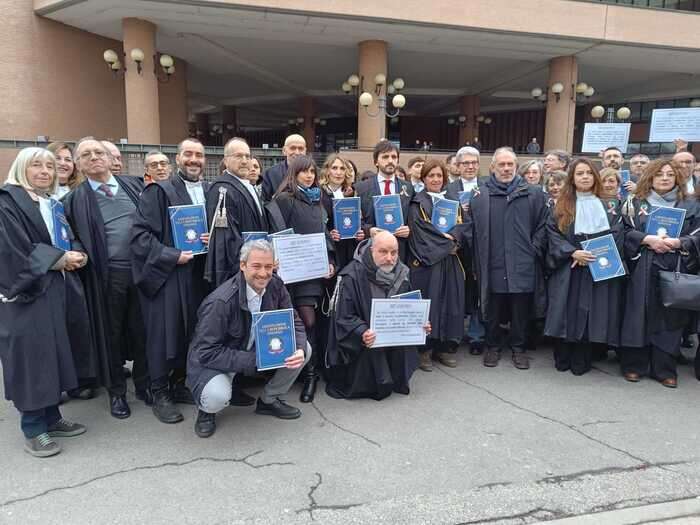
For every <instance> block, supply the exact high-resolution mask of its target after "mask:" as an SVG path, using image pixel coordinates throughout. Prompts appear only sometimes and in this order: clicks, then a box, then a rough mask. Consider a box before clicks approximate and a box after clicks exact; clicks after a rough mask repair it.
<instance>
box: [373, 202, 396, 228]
mask: <svg viewBox="0 0 700 525" xmlns="http://www.w3.org/2000/svg"><path fill="white" fill-rule="evenodd" d="M374 222H375V224H376V226H377V228H381V229H382V230H386V231H389V232H391V233H394V232H395V231H396V230H398V229H399V228H400V227H401V226H403V210H402V209H401V196H400V195H376V196H375V197H374Z"/></svg>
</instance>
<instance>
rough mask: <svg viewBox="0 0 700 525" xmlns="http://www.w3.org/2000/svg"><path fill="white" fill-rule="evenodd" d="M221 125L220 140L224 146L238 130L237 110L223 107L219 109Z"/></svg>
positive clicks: (232, 107) (233, 107)
mask: <svg viewBox="0 0 700 525" xmlns="http://www.w3.org/2000/svg"><path fill="white" fill-rule="evenodd" d="M221 125H222V128H223V130H222V140H223V143H224V144H226V143H227V142H228V141H229V140H231V139H232V138H233V137H235V136H236V133H237V130H238V110H237V108H236V106H223V107H222V108H221ZM232 126H233V127H232ZM229 128H231V129H229Z"/></svg>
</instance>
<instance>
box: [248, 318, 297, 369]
mask: <svg viewBox="0 0 700 525" xmlns="http://www.w3.org/2000/svg"><path fill="white" fill-rule="evenodd" d="M252 332H253V334H254V335H255V356H256V364H257V368H258V370H272V369H274V368H283V367H284V360H285V359H287V358H288V357H291V356H292V355H293V354H294V352H296V349H297V347H296V335H295V333H294V310H293V309H292V308H288V309H285V310H270V311H267V312H257V313H254V314H253V330H252Z"/></svg>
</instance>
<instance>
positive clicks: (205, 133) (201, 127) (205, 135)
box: [194, 113, 211, 144]
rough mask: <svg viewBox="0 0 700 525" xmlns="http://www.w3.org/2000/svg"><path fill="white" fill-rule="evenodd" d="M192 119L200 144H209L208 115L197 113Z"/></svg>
mask: <svg viewBox="0 0 700 525" xmlns="http://www.w3.org/2000/svg"><path fill="white" fill-rule="evenodd" d="M194 118H195V122H196V125H197V138H198V139H199V140H200V141H201V142H202V144H210V143H211V135H209V114H208V113H197V114H196V115H195V116H194Z"/></svg>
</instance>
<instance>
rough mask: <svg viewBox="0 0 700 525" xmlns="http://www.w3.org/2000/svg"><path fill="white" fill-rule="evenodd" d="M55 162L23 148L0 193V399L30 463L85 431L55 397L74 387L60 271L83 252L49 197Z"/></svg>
mask: <svg viewBox="0 0 700 525" xmlns="http://www.w3.org/2000/svg"><path fill="white" fill-rule="evenodd" d="M57 186H58V180H57V177H56V158H55V157H54V155H53V153H51V152H50V151H47V150H45V149H41V148H26V149H23V150H22V151H20V152H19V154H18V155H17V158H16V159H15V161H14V162H13V163H12V166H11V168H10V172H9V175H8V177H7V181H6V184H5V185H4V186H3V187H2V188H0V258H1V259H2V261H3V264H2V265H0V361H2V366H3V377H4V384H5V398H6V399H8V400H10V401H12V402H13V403H14V405H15V408H17V410H19V412H20V413H21V428H22V432H23V433H24V436H25V439H26V441H25V445H24V449H25V451H27V452H28V453H29V454H31V455H33V456H35V457H47V456H53V455H55V454H58V453H59V452H60V451H61V447H60V445H59V444H58V443H56V442H55V441H54V440H53V439H52V438H53V437H71V436H77V435H79V434H82V433H84V432H85V427H84V426H83V425H80V424H78V423H72V422H70V421H66V420H65V419H63V418H62V416H61V413H60V411H59V409H58V405H59V402H60V399H61V392H64V391H67V390H72V389H74V388H76V387H77V386H78V382H77V377H76V372H75V367H74V364H73V355H72V353H71V344H70V339H69V334H68V327H67V322H66V284H65V272H73V271H75V270H77V269H79V268H82V267H83V266H84V265H85V264H86V262H87V256H86V255H85V254H84V253H81V252H78V251H74V250H72V249H71V246H70V244H71V240H72V234H71V232H70V228H69V226H68V225H67V223H66V221H65V216H64V215H63V214H62V206H61V204H60V202H58V201H56V200H54V199H51V197H50V196H51V195H53V194H55V192H56V187H57Z"/></svg>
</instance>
